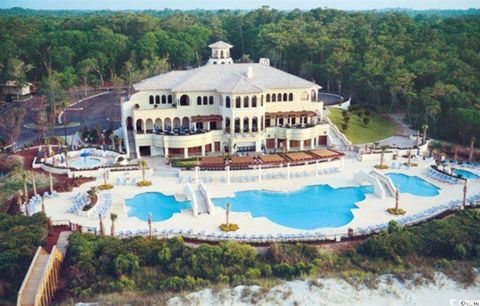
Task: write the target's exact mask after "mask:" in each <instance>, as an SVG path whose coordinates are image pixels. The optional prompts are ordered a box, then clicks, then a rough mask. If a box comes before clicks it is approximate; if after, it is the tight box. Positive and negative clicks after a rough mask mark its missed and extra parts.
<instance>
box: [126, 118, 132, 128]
mask: <svg viewBox="0 0 480 306" xmlns="http://www.w3.org/2000/svg"><path fill="white" fill-rule="evenodd" d="M126 122H127V130H129V131H131V130H133V119H132V117H130V116H128V117H127V120H126Z"/></svg>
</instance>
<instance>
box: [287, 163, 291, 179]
mask: <svg viewBox="0 0 480 306" xmlns="http://www.w3.org/2000/svg"><path fill="white" fill-rule="evenodd" d="M289 179H290V163H288V164H287V180H289Z"/></svg>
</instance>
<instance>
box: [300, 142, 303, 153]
mask: <svg viewBox="0 0 480 306" xmlns="http://www.w3.org/2000/svg"><path fill="white" fill-rule="evenodd" d="M300 151H303V140H300Z"/></svg>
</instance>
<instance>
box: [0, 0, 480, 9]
mask: <svg viewBox="0 0 480 306" xmlns="http://www.w3.org/2000/svg"><path fill="white" fill-rule="evenodd" d="M262 5H269V6H270V7H272V8H276V9H280V10H292V9H295V8H299V9H311V8H317V7H328V8H336V9H342V10H369V9H382V8H410V9H416V10H424V9H468V8H480V1H479V0H457V1H451V0H443V1H439V0H0V8H11V7H23V8H31V9H49V10H51V9H83V10H101V9H110V10H146V9H154V10H163V9H165V8H170V9H196V8H201V9H255V8H259V7H261V6H262Z"/></svg>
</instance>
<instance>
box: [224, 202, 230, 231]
mask: <svg viewBox="0 0 480 306" xmlns="http://www.w3.org/2000/svg"><path fill="white" fill-rule="evenodd" d="M225 224H226V225H227V229H228V227H229V224H230V202H227V209H226V211H225Z"/></svg>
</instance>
